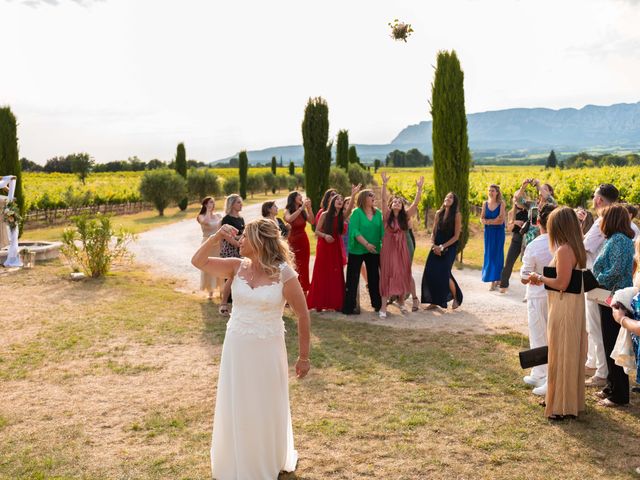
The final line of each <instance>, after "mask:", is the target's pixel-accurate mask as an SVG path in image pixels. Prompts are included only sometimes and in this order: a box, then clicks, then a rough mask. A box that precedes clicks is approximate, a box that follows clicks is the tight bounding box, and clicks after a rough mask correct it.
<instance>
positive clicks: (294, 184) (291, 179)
mask: <svg viewBox="0 0 640 480" xmlns="http://www.w3.org/2000/svg"><path fill="white" fill-rule="evenodd" d="M299 185H300V182H299V179H298V178H297V174H296V175H289V176H287V190H289V191H290V192H292V191H293V190H295V189H296V188H298V186H299Z"/></svg>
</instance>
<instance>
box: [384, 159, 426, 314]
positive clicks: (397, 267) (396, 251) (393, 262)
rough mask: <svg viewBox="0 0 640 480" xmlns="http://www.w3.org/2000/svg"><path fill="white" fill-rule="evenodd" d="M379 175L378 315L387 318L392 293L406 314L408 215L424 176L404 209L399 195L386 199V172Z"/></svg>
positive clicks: (408, 260) (411, 214) (419, 192)
mask: <svg viewBox="0 0 640 480" xmlns="http://www.w3.org/2000/svg"><path fill="white" fill-rule="evenodd" d="M380 176H381V177H382V221H383V222H384V237H383V238H382V250H381V252H380V295H381V297H382V306H381V307H380V313H379V315H380V318H387V300H388V299H389V297H391V296H394V295H395V296H397V297H398V305H399V306H400V311H401V312H402V313H404V314H406V313H409V311H408V310H407V307H405V305H404V300H405V298H406V296H407V295H409V294H410V293H411V278H412V275H411V255H410V253H409V245H408V243H407V230H408V229H409V218H410V217H412V216H413V215H414V214H415V212H416V210H417V209H418V203H419V202H420V197H421V196H422V185H424V177H420V179H419V180H418V181H417V182H416V186H417V188H418V190H417V192H416V197H415V198H414V200H413V203H412V204H411V205H410V206H409V208H407V209H406V210H405V208H404V201H403V199H402V198H400V197H398V196H396V195H394V196H393V197H391V199H389V198H387V184H388V183H389V178H390V177H389V175H387V174H386V173H384V172H383V173H381V174H380Z"/></svg>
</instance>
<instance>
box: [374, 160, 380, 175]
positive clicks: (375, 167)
mask: <svg viewBox="0 0 640 480" xmlns="http://www.w3.org/2000/svg"><path fill="white" fill-rule="evenodd" d="M380 166H381V162H380V160H379V159H377V158H376V159H375V160H374V161H373V173H378V169H379V168H380Z"/></svg>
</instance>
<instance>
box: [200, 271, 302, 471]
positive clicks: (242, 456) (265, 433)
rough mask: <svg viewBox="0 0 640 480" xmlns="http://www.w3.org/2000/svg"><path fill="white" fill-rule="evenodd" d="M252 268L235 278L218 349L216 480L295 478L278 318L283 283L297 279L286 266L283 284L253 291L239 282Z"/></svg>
mask: <svg viewBox="0 0 640 480" xmlns="http://www.w3.org/2000/svg"><path fill="white" fill-rule="evenodd" d="M249 265H250V261H249V260H243V263H242V265H241V266H240V268H239V269H238V272H236V275H235V277H234V280H233V283H232V284H231V291H232V295H233V309H232V312H231V318H230V319H229V322H228V323H227V333H226V335H225V339H224V344H223V346H222V360H221V361H220V374H219V378H218V392H217V398H216V409H215V416H214V419H213V439H212V446H211V467H212V472H213V478H215V479H216V480H276V479H277V478H278V474H279V473H280V472H281V471H286V472H292V471H293V470H295V467H296V463H297V461H298V453H297V452H296V451H295V450H294V449H293V429H292V427H291V410H290V409H289V374H288V365H287V350H286V346H285V342H284V334H285V330H284V322H283V320H282V312H283V310H284V304H285V299H284V296H283V293H282V290H283V287H284V283H286V282H287V281H288V280H290V279H292V278H295V277H297V274H296V272H295V271H294V270H293V269H292V268H291V267H289V266H288V265H285V264H283V265H282V266H281V267H280V279H279V281H278V282H276V283H273V284H271V285H263V286H258V287H255V288H251V286H250V285H249V283H248V282H247V280H246V279H245V278H244V277H243V274H245V273H246V272H245V269H246V268H247V267H248V266H249Z"/></svg>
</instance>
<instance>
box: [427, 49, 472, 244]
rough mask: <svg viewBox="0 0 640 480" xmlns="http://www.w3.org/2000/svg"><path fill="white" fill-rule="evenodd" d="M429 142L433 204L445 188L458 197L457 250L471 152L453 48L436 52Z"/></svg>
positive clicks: (465, 223)
mask: <svg viewBox="0 0 640 480" xmlns="http://www.w3.org/2000/svg"><path fill="white" fill-rule="evenodd" d="M431 117H432V118H433V124H432V125H433V127H432V143H433V167H434V184H435V199H436V204H440V203H441V202H442V200H443V199H444V197H445V195H446V194H447V193H448V192H454V193H455V194H456V195H457V196H458V198H459V200H460V211H461V213H462V234H461V237H460V242H459V246H458V250H459V251H462V250H463V249H464V246H465V245H466V243H467V240H468V238H469V201H468V199H469V168H470V163H471V153H470V151H469V139H468V136H467V116H466V112H465V106H464V73H463V72H462V69H461V68H460V61H459V60H458V56H457V55H456V52H455V51H452V52H446V51H441V52H439V53H438V60H437V66H436V72H435V78H434V80H433V84H432V88H431Z"/></svg>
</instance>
